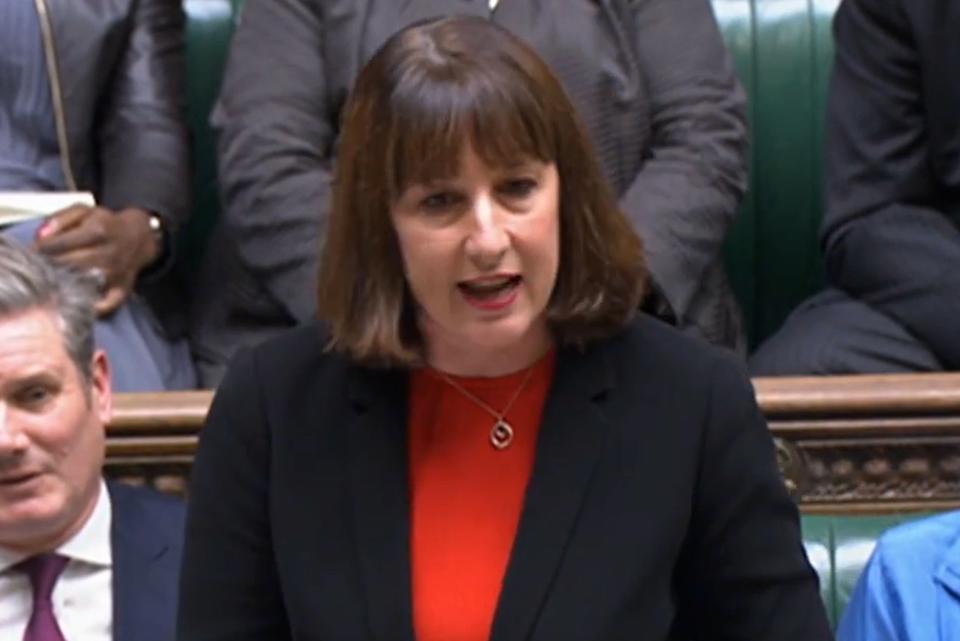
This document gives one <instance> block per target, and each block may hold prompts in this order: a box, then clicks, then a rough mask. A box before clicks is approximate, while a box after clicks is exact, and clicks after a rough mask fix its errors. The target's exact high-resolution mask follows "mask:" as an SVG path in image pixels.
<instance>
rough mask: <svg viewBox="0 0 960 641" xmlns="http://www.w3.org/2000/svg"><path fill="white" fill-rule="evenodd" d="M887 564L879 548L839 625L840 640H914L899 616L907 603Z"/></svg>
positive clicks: (862, 575) (932, 626)
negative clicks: (898, 589)
mask: <svg viewBox="0 0 960 641" xmlns="http://www.w3.org/2000/svg"><path fill="white" fill-rule="evenodd" d="M885 563H886V560H885V559H884V558H883V552H882V549H881V548H880V547H878V548H877V549H876V550H874V553H873V555H872V556H871V557H870V561H869V562H868V563H867V567H866V568H864V570H863V574H861V575H860V579H859V580H858V581H857V586H856V587H855V588H854V590H853V596H851V597H850V601H848V602H847V607H846V609H845V610H844V611H843V616H842V617H841V619H840V623H839V624H838V625H837V641H910V637H909V636H908V635H906V634H905V631H904V629H903V625H902V624H903V621H902V620H901V619H899V617H898V616H897V612H900V611H902V608H903V603H902V602H901V601H900V598H899V595H898V594H897V592H896V586H895V585H893V584H892V583H891V582H890V580H889V579H888V577H887V576H886V572H885V567H884V566H885ZM930 626H931V631H932V630H933V629H934V628H935V626H936V622H935V621H931V622H930Z"/></svg>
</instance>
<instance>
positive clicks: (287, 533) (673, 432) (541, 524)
mask: <svg viewBox="0 0 960 641" xmlns="http://www.w3.org/2000/svg"><path fill="white" fill-rule="evenodd" d="M406 378H407V377H406V374H405V373H404V372H402V371H382V370H379V371H378V370H373V369H367V368H363V367H358V366H355V365H353V364H351V363H350V362H349V361H348V360H346V359H344V358H343V357H341V356H339V355H335V354H331V353H325V351H324V337H323V333H322V330H321V329H320V328H319V327H318V326H317V325H310V326H306V327H304V328H301V329H298V330H295V331H292V332H290V333H288V334H286V335H285V336H283V337H282V338H280V339H279V340H276V341H272V342H269V343H267V344H265V345H263V346H261V347H259V348H257V349H255V350H252V351H245V352H243V353H242V354H241V355H240V356H239V357H238V358H237V359H236V361H235V362H234V364H233V366H232V367H231V369H230V372H229V373H228V375H227V377H226V379H225V380H224V382H223V384H222V385H221V387H220V389H219V390H218V392H217V396H216V399H215V401H214V403H213V406H212V409H211V412H210V415H209V419H208V422H207V425H206V427H205V428H204V430H203V433H202V436H201V444H200V449H199V453H198V456H197V459H196V463H195V467H194V470H193V475H192V487H191V501H190V507H189V514H188V518H187V535H186V544H185V549H184V565H183V574H182V577H181V602H180V621H179V627H178V632H179V635H180V636H179V641H221V640H223V641H226V640H228V639H229V640H230V641H243V640H250V641H254V640H257V641H259V640H261V639H271V640H273V641H282V640H283V639H297V640H299V641H305V640H317V641H319V640H324V641H348V640H354V639H371V640H372V639H377V640H379V641H393V640H410V639H412V638H413V632H412V623H411V621H412V619H411V590H410V557H409V527H410V524H409V514H408V487H407V453H406V445H405V443H406V425H405V423H406V405H407V403H406V396H407V386H406ZM537 448H538V449H537V455H536V461H535V464H534V469H533V473H532V476H531V479H530V482H529V485H528V488H527V492H526V499H525V504H524V508H523V512H522V516H521V519H520V523H519V528H518V532H517V535H516V540H515V543H514V548H513V551H512V554H511V557H510V561H509V565H508V568H507V571H506V576H505V579H504V583H503V588H502V593H501V595H500V600H499V605H498V608H497V612H496V616H495V619H494V623H493V630H492V636H491V638H492V639H493V640H494V641H516V640H519V639H537V640H540V641H565V640H571V641H580V640H592V641H595V640H611V641H612V640H618V639H644V640H645V641H665V640H668V639H669V640H681V639H683V640H687V639H710V640H717V641H719V640H727V639H729V640H733V639H738V640H753V641H788V640H796V641H801V640H802V641H819V640H827V639H830V638H832V636H831V634H830V631H829V627H828V624H827V621H826V617H825V615H824V610H823V606H822V604H821V602H820V598H819V594H818V589H817V579H816V576H815V574H814V572H813V570H812V569H811V568H810V565H809V564H808V563H807V560H806V557H805V554H804V551H803V548H802V545H801V540H800V529H799V525H798V517H797V510H796V508H795V507H794V505H793V504H792V503H791V501H790V499H789V498H788V497H787V495H786V493H785V491H784V488H783V483H782V481H781V479H780V476H779V474H778V471H777V468H776V465H775V462H774V452H773V448H772V446H771V440H770V437H769V434H768V432H767V430H766V426H765V424H764V421H763V419H762V417H761V415H760V414H759V412H758V410H757V407H756V404H755V401H754V395H753V392H752V389H751V387H750V384H749V382H748V380H747V378H746V376H745V374H744V372H743V371H742V369H741V367H740V366H739V365H736V364H735V363H734V362H733V360H732V359H731V357H729V356H727V355H724V354H721V353H720V352H719V351H715V350H714V349H713V348H709V347H707V346H705V345H703V344H702V343H700V342H699V341H693V340H692V339H689V338H686V337H683V336H681V335H680V334H678V333H677V332H676V331H675V330H673V329H670V328H668V327H666V326H665V325H663V324H661V323H659V322H658V321H654V320H650V319H641V320H638V321H637V322H635V323H633V324H632V325H630V326H629V327H628V328H627V329H625V330H624V331H623V332H622V333H621V334H619V335H618V336H616V337H615V338H612V339H610V340H607V341H603V342H599V343H597V344H594V345H593V346H592V347H590V348H589V349H587V350H586V351H585V352H578V351H575V350H572V349H562V350H560V351H559V352H558V356H557V365H556V372H555V375H554V380H553V383H552V387H551V389H550V392H549V395H548V398H547V402H546V406H545V409H544V416H543V424H542V427H541V431H540V437H539V442H538V445H537ZM463 553H464V555H469V554H470V550H464V551H463ZM451 641H456V640H451Z"/></svg>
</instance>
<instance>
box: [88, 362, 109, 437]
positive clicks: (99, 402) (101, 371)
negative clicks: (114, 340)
mask: <svg viewBox="0 0 960 641" xmlns="http://www.w3.org/2000/svg"><path fill="white" fill-rule="evenodd" d="M92 365H93V366H92V368H91V374H92V376H91V379H90V388H91V392H92V401H93V408H94V410H95V411H96V412H97V416H99V418H100V421H101V423H103V424H104V425H106V424H107V423H109V422H110V417H111V415H112V414H113V396H112V392H111V390H110V362H109V361H108V360H107V354H106V352H104V351H103V350H102V349H98V350H97V351H96V353H94V355H93V364H92Z"/></svg>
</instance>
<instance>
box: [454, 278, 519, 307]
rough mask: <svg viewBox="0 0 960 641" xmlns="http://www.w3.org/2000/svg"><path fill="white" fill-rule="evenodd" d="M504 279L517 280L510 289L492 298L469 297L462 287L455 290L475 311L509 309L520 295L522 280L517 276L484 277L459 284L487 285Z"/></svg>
mask: <svg viewBox="0 0 960 641" xmlns="http://www.w3.org/2000/svg"><path fill="white" fill-rule="evenodd" d="M504 278H515V279H517V280H516V282H515V283H514V284H513V286H512V287H510V288H509V289H506V290H504V291H503V292H501V294H499V295H498V296H496V297H494V298H490V297H483V298H479V297H475V296H471V295H470V294H469V293H467V292H466V291H465V290H464V289H463V288H462V287H458V288H457V290H458V291H459V292H460V295H461V296H463V300H465V301H466V302H467V304H468V305H470V306H471V307H473V308H475V309H479V310H481V311H485V312H497V311H502V310H504V309H506V308H508V307H510V306H511V305H512V304H513V303H514V301H516V300H517V296H518V295H519V293H520V285H521V284H523V279H522V277H520V276H519V275H518V274H497V275H494V276H484V277H482V278H474V279H471V280H466V281H461V283H470V284H482V283H488V282H491V281H497V280H503V279H504ZM458 284H459V283H458Z"/></svg>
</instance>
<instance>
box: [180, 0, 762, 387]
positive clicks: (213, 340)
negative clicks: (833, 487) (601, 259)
mask: <svg viewBox="0 0 960 641" xmlns="http://www.w3.org/2000/svg"><path fill="white" fill-rule="evenodd" d="M491 6H492V7H493V8H491ZM561 6H562V7H563V8H562V9H561V8H560V7H561ZM451 13H456V14H464V15H472V16H477V17H484V18H487V19H489V20H490V21H491V22H493V23H495V24H498V25H500V26H503V27H505V28H507V29H509V30H510V31H512V32H513V33H515V34H516V35H518V36H520V37H521V38H523V39H524V40H525V41H526V42H527V43H529V44H530V45H531V46H533V48H534V49H535V50H536V51H537V52H538V53H539V54H540V55H541V56H542V57H543V58H544V59H545V60H546V61H547V63H548V64H550V66H551V67H552V69H553V70H554V72H555V73H556V74H557V75H558V76H559V77H560V80H561V81H562V82H563V83H564V87H565V89H566V91H567V92H568V94H569V95H570V97H571V98H572V100H573V103H574V105H575V106H576V107H577V109H578V111H579V113H580V115H581V117H582V118H583V119H584V120H585V121H586V125H587V128H588V130H589V132H590V134H591V138H592V142H593V145H594V147H595V149H596V151H597V153H598V155H599V158H600V163H601V165H602V168H603V170H604V174H605V176H606V178H607V180H608V181H609V182H610V183H611V184H612V185H613V188H614V191H615V192H616V195H617V197H618V199H619V202H620V206H621V207H622V208H623V210H624V211H625V212H626V214H627V216H628V218H629V219H630V221H631V223H632V225H633V227H634V229H636V230H637V231H638V232H639V233H640V236H641V238H642V239H643V241H644V244H645V247H646V251H647V260H648V263H649V266H650V274H651V279H652V285H651V287H650V289H649V291H648V294H647V297H646V299H645V300H644V301H643V306H644V308H645V309H647V310H648V311H651V312H653V313H654V314H656V315H657V316H659V317H661V318H662V319H665V320H667V321H668V322H670V323H672V324H675V325H677V326H679V327H680V328H682V329H684V330H687V331H689V332H690V333H693V334H696V335H699V336H702V337H704V338H706V339H707V340H709V341H711V342H713V343H717V344H720V345H726V346H728V347H734V348H739V347H740V346H741V345H742V340H743V331H742V324H741V321H740V315H739V311H738V309H737V306H736V303H735V300H734V298H733V295H732V291H731V289H730V287H729V284H728V281H727V277H726V274H725V272H724V268H723V264H722V256H721V247H722V244H723V241H724V238H725V236H726V232H727V229H728V227H729V226H730V224H731V222H732V221H733V217H734V213H735V211H736V208H737V205H738V203H739V200H740V197H741V196H742V194H743V192H744V189H745V186H746V179H747V160H746V152H747V127H746V116H745V113H746V109H745V96H744V93H743V91H742V89H741V87H740V85H739V83H738V81H737V78H736V76H735V75H734V71H733V68H732V64H731V60H730V56H729V54H728V52H727V50H726V48H725V46H724V44H723V42H722V40H721V37H720V33H719V29H718V27H717V24H716V20H715V18H714V16H713V13H712V11H711V7H710V3H709V1H708V0H639V1H635V2H631V1H628V0H602V1H596V2H594V1H586V0H576V1H572V2H566V3H561V5H557V4H556V3H539V2H527V1H518V0H502V1H500V2H499V3H496V2H493V3H491V2H490V1H489V0H460V1H458V2H451V1H450V0H412V1H410V2H362V3H358V2H354V1H353V0H336V1H332V2H331V1H323V2H322V1H320V0H281V1H276V0H248V1H247V2H246V3H245V6H244V9H243V15H242V18H241V21H240V24H239V27H238V30H237V33H236V34H235V36H234V40H233V45H232V48H231V51H230V57H229V62H228V65H227V70H226V74H225V77H224V81H223V86H222V89H221V93H220V100H219V103H218V105H217V108H216V110H215V112H214V116H213V122H214V125H215V126H216V128H217V130H218V132H219V166H220V186H221V189H222V194H223V200H224V205H225V210H224V215H223V218H222V220H221V224H220V228H219V229H218V230H217V231H216V232H215V234H214V237H213V239H212V241H211V245H210V250H209V251H208V252H207V255H206V264H205V266H204V269H203V273H202V275H201V280H200V283H199V286H198V290H197V291H198V292H199V294H198V297H197V298H198V300H197V301H196V302H197V305H196V306H195V308H194V309H195V312H196V313H195V315H194V318H193V321H192V323H191V342H192V346H193V348H194V350H195V356H196V360H197V366H198V369H199V374H200V377H201V382H202V384H203V385H204V386H212V385H214V384H215V383H216V382H217V381H218V380H219V378H220V376H221V375H222V372H223V366H224V364H225V363H226V362H227V361H228V360H229V358H230V356H231V355H232V354H233V353H234V352H235V351H236V350H237V349H238V348H239V347H241V346H243V345H252V344H255V343H257V342H259V341H261V340H263V339H264V338H267V337H269V336H273V335H275V334H277V333H278V332H279V331H280V330H282V329H283V328H286V327H292V326H295V325H298V324H302V323H305V322H308V321H310V320H311V319H313V318H314V317H315V315H316V304H315V301H314V300H313V298H312V296H311V292H313V291H314V289H315V283H316V273H317V259H316V256H317V247H318V246H319V245H320V243H321V242H322V239H323V238H324V236H325V231H326V227H327V222H328V219H329V216H330V215H331V204H330V190H331V185H330V179H331V171H332V167H333V165H334V163H335V160H336V158H337V145H338V139H339V137H340V133H341V132H340V125H339V122H340V119H341V117H342V115H343V114H342V109H343V105H344V101H345V99H346V95H347V92H348V91H349V90H350V87H351V86H352V84H353V82H354V79H355V78H356V75H357V73H358V71H359V69H360V67H361V66H362V65H363V64H364V63H365V62H366V61H367V60H368V59H369V58H370V56H372V55H373V52H374V51H376V50H377V49H378V48H379V47H380V45H381V44H382V43H383V42H384V41H385V40H386V39H387V38H388V37H389V36H390V35H391V34H393V33H394V32H396V31H397V30H399V29H401V28H403V27H405V26H407V25H409V24H412V23H415V22H418V21H421V20H424V19H427V18H431V17H437V16H442V15H447V14H451Z"/></svg>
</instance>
